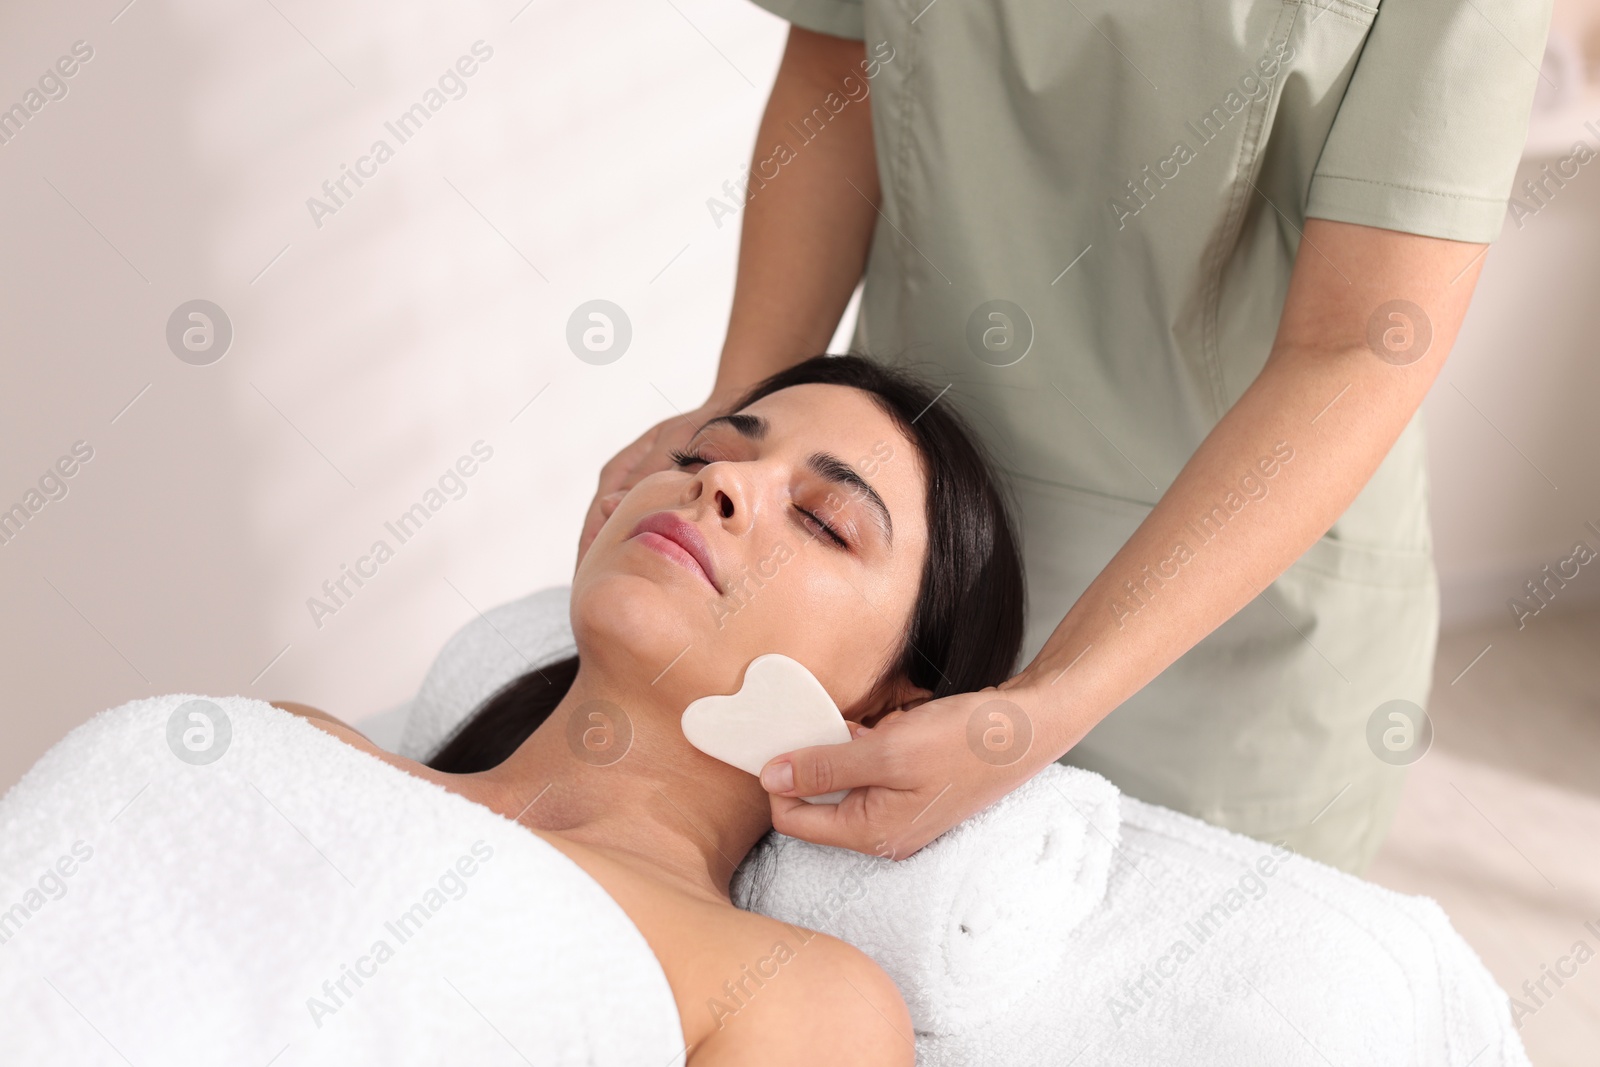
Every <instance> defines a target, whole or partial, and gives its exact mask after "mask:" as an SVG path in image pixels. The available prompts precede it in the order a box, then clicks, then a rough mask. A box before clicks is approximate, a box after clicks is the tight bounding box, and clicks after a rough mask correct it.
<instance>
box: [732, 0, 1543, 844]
mask: <svg viewBox="0 0 1600 1067" xmlns="http://www.w3.org/2000/svg"><path fill="white" fill-rule="evenodd" d="M756 2H757V3H759V4H760V5H761V6H763V7H765V8H767V9H769V10H770V11H772V12H773V13H775V14H777V15H780V16H782V17H783V18H786V19H788V20H790V21H792V22H793V23H794V24H796V25H799V26H802V27H805V28H807V29H810V30H815V31H818V32H821V33H827V34H832V35H835V36H840V37H850V38H860V39H862V40H863V41H864V42H865V44H866V52H867V57H868V60H869V63H870V64H871V65H869V67H868V70H867V72H866V73H865V74H863V76H861V77H860V78H858V79H857V84H854V85H851V84H846V85H842V86H841V89H840V91H839V93H838V94H837V96H836V97H833V98H827V99H819V100H818V101H817V107H818V110H817V111H816V112H813V113H812V115H811V116H810V120H809V121H807V122H804V123H802V122H801V121H800V120H801V118H802V116H795V117H794V118H795V125H794V127H793V128H792V129H793V131H794V134H795V136H794V138H793V140H791V141H790V142H789V147H790V149H791V151H792V152H793V153H795V154H796V155H799V154H803V153H804V152H806V151H807V150H808V146H809V140H808V139H807V138H815V137H826V136H828V131H827V129H826V123H827V122H828V121H830V119H831V116H832V115H833V114H836V113H839V112H840V111H842V110H843V107H846V106H857V105H856V104H855V103H851V102H848V101H850V100H851V99H852V98H859V97H860V96H861V94H862V93H863V91H868V92H869V95H870V99H871V108H872V121H873V138H874V144H875V146H876V150H877V160H878V169H879V175H880V178H881V186H882V194H883V199H882V204H881V215H880V217H879V220H878V223H877V226H876V230H875V232H874V234H873V241H872V250H871V255H870V258H869V261H868V265H867V271H866V278H865V287H864V290H863V294H862V302H861V311H860V317H859V319H858V321H857V325H856V332H855V337H854V341H853V348H854V349H855V350H857V351H861V352H865V353H867V354H869V355H871V356H873V357H874V358H877V359H881V360H884V361H886V362H894V363H899V364H909V365H911V366H912V367H913V368H916V369H919V370H920V371H921V372H923V373H924V374H925V375H926V376H927V377H928V378H929V379H931V380H932V381H934V382H935V384H936V385H938V386H939V387H941V388H942V387H943V386H944V385H946V384H948V385H950V390H949V392H948V393H947V394H945V400H946V401H950V402H953V403H954V404H956V406H957V407H958V408H959V409H961V410H962V411H963V412H965V413H966V414H967V415H968V416H969V417H970V418H971V419H972V420H973V421H974V422H975V424H976V426H977V428H978V430H979V432H980V433H982V434H983V435H984V436H985V437H986V439H987V441H988V443H989V445H990V447H991V449H992V450H993V452H994V453H995V455H996V458H997V459H998V461H999V462H1000V464H1001V466H1002V467H1004V468H1005V469H1006V470H1007V471H1008V472H1009V474H1010V476H1011V479H1012V482H1013V485H1014V487H1015V489H1016V493H1017V500H1018V504H1019V508H1020V519H1021V525H1022V531H1023V537H1024V552H1025V556H1026V562H1027V572H1028V595H1029V603H1028V640H1027V648H1026V649H1025V655H1026V656H1028V657H1031V656H1032V655H1033V654H1034V653H1035V652H1036V651H1037V650H1038V649H1039V648H1040V647H1041V646H1042V645H1043V643H1044V641H1045V639H1046V637H1047V636H1048V635H1049V634H1050V631H1051V630H1052V629H1053V628H1054V627H1055V626H1056V624H1057V623H1058V622H1059V621H1060V620H1061V618H1062V616H1063V615H1065V614H1066V612H1067V610H1068V609H1069V608H1070V607H1072V605H1073V603H1074V602H1075V601H1076V600H1077V598H1078V596H1079V595H1080V594H1081V593H1082V592H1083V590H1084V589H1085V588H1086V587H1087V586H1088V584H1089V582H1090V581H1091V580H1093V579H1094V577H1095V576H1096V575H1097V574H1098V573H1099V572H1100V571H1101V569H1102V568H1103V567H1104V565H1105V564H1106V563H1107V562H1108V561H1109V560H1110V558H1111V557H1112V555H1113V554H1115V553H1116V551H1117V550H1118V549H1119V548H1120V547H1121V546H1122V545H1123V543H1124V542H1125V541H1126V540H1127V539H1128V537H1129V536H1130V535H1131V534H1132V533H1133V531H1134V529H1135V528H1136V527H1137V526H1138V525H1139V523H1140V522H1141V521H1142V520H1143V519H1144V517H1145V516H1146V514H1148V513H1149V511H1150V509H1151V508H1152V507H1153V506H1154V505H1155V503H1156V501H1157V500H1158V499H1159V498H1160V496H1161V494H1162V493H1163V492H1164V491H1165V489H1166V488H1167V486H1169V485H1170V484H1171V483H1172V481H1173V479H1174V478H1175V477H1176V476H1177V474H1178V472H1179V470H1180V469H1181V468H1182V467H1183V465H1184V463H1185V462H1186V461H1187V460H1188V459H1189V457H1190V455H1191V454H1192V453H1193V452H1194V450H1195V449H1196V448H1197V447H1198V446H1199V444H1200V442H1201V441H1202V440H1203V439H1204V438H1205V436H1206V434H1207V433H1208V432H1209V431H1210V430H1211V428H1212V427H1213V426H1214V425H1215V424H1216V423H1217V421H1218V420H1219V419H1221V418H1222V416H1223V414H1224V413H1226V412H1227V410H1228V409H1229V407H1231V406H1232V404H1233V403H1234V402H1235V401H1236V400H1237V399H1238V398H1239V396H1240V394H1241V393H1243V392H1244V390H1245V389H1246V388H1247V387H1248V386H1249V385H1250V383H1251V381H1252V380H1253V379H1254V378H1255V377H1256V375H1257V373H1258V372H1259V371H1260V369H1261V367H1262V365H1263V363H1264V362H1265V360H1266V358H1267V353H1268V350H1269V348H1270V346H1271V343H1272V340H1273V335H1274V333H1275V330H1276V328H1277V324H1278V318H1279V315H1280V314H1281V312H1282V308H1283V301H1284V296H1285V293H1286V291H1287V288H1288V280H1289V273H1290V268H1291V266H1292V264H1293V262H1294V258H1295V253H1296V250H1297V248H1298V247H1299V243H1300V231H1301V230H1302V229H1303V227H1304V225H1305V221H1306V219H1307V218H1308V217H1317V218H1323V219H1333V220H1338V221H1343V222H1352V223H1360V224H1364V225H1368V226H1377V227H1382V228H1385V229H1391V230H1401V231H1405V232H1409V233H1415V234H1424V235H1428V236H1433V237H1442V238H1450V239H1453V240H1458V241H1481V242H1488V241H1492V240H1494V239H1495V238H1496V237H1497V236H1498V235H1499V233H1500V228H1501V223H1502V220H1503V218H1504V215H1505V211H1506V204H1507V200H1508V197H1509V194H1510V192H1511V184H1512V178H1513V174H1514V172H1515V169H1516V166H1517V163H1518V159H1519V157H1520V155H1521V150H1522V145H1523V142H1524V139H1525V136H1526V130H1527V124H1528V118H1529V111H1530V107H1531V103H1532V98H1533V92H1534V87H1535V83H1536V81H1537V78H1538V73H1537V64H1538V63H1539V61H1540V59H1541V57H1542V53H1543V45H1544V39H1545V34H1546V32H1547V29H1548V25H1549V19H1550V2H1549V0H1516V2H1512V0H1385V2H1384V3H1383V5H1382V7H1381V9H1380V8H1377V7H1372V6H1368V5H1366V4H1362V3H1355V2H1352V0H1323V2H1320V3H1318V4H1315V5H1313V4H1311V3H1297V2H1292V0H1290V2H1284V0H1273V2H1269V0H1196V2H1193V3H1187V4H1186V3H1183V2H1181V0H934V2H933V3H932V4H928V3H927V0H907V2H903V3H902V2H894V0H864V2H863V0H756ZM867 74H870V78H868V77H867V76H866V75H867ZM863 87H865V90H864V89H863ZM772 147H773V146H770V145H762V146H758V148H759V151H758V156H766V155H768V154H770V151H771V149H772ZM765 173H766V174H767V175H772V174H773V170H772V169H767V170H766V171H765ZM773 180H775V181H782V180H783V179H782V176H781V170H779V171H778V173H777V176H776V177H775V178H774V179H773ZM758 195H759V194H758ZM840 195H841V196H849V195H854V194H851V193H850V191H849V190H848V189H845V190H843V191H841V194H840ZM817 222H818V224H819V225H826V224H827V220H826V219H819V220H817ZM1463 265H1465V263H1464V264H1463ZM995 302H1002V303H995ZM1375 310H1376V309H1375ZM1384 321H1385V322H1386V323H1393V324H1396V325H1397V328H1399V329H1401V330H1402V331H1403V330H1404V328H1405V327H1406V321H1405V320H1404V319H1388V318H1385V320H1384ZM1413 325H1414V324H1413ZM1384 343H1385V344H1387V345H1388V347H1389V349H1390V350H1391V351H1394V350H1395V349H1396V346H1399V348H1400V350H1402V351H1403V349H1404V346H1405V345H1407V344H1409V343H1411V341H1410V340H1409V339H1408V337H1407V336H1406V335H1405V334H1404V333H1403V332H1401V333H1398V334H1393V335H1391V340H1390V341H1385V342H1384ZM1374 358H1378V357H1377V356H1376V355H1375V356H1374ZM1320 432H1324V431H1323V430H1319V428H1318V427H1317V426H1316V425H1311V424H1308V425H1307V426H1306V427H1305V429H1304V430H1303V431H1301V436H1300V437H1299V438H1297V439H1291V440H1287V441H1285V442H1284V448H1283V449H1281V450H1279V454H1278V455H1275V456H1274V455H1264V456H1262V457H1260V466H1259V468H1257V467H1255V466H1251V467H1246V468H1244V469H1242V470H1240V471H1239V472H1238V476H1237V478H1235V479H1234V481H1235V483H1236V484H1238V485H1239V487H1240V488H1239V490H1238V492H1237V494H1236V495H1235V496H1234V497H1233V498H1231V499H1219V501H1218V505H1219V506H1220V507H1221V508H1222V509H1223V510H1221V511H1220V512H1218V513H1217V514H1216V515H1214V516H1213V517H1212V520H1211V523H1210V525H1207V524H1205V523H1203V522H1201V521H1200V520H1201V519H1202V516H1199V515H1197V516H1195V520H1196V526H1195V529H1194V532H1195V536H1194V538H1193V540H1188V539H1186V542H1187V546H1188V548H1189V549H1190V550H1191V551H1192V557H1190V558H1196V557H1199V556H1202V555H1203V554H1204V553H1205V552H1207V551H1218V550H1219V549H1217V548H1216V547H1215V545H1218V544H1223V543H1225V542H1226V539H1227V537H1228V531H1227V527H1226V523H1227V520H1228V518H1229V517H1230V516H1231V515H1232V514H1238V513H1240V511H1242V509H1243V508H1247V507H1261V506H1263V505H1261V504H1260V503H1259V502H1258V501H1259V500H1261V499H1269V498H1270V494H1271V492H1272V488H1273V475H1274V474H1277V473H1279V472H1280V471H1282V470H1283V469H1284V465H1285V464H1292V463H1293V462H1294V459H1293V452H1294V450H1295V449H1296V448H1297V447H1298V446H1299V445H1301V444H1302V443H1303V442H1310V441H1312V440H1314V439H1315V438H1316V435H1317V434H1318V433H1320ZM1285 452H1287V453H1289V454H1290V455H1289V458H1287V459H1285V458H1284V453H1285ZM1424 460H1425V448H1424V438H1423V426H1422V424H1421V419H1420V417H1418V418H1414V419H1413V420H1412V421H1411V422H1410V424H1409V425H1408V426H1407V427H1406V429H1405V431H1404V432H1403V433H1402V434H1401V436H1400V439H1399V441H1398V442H1397V443H1396V444H1395V446H1394V448H1393V450H1392V451H1391V452H1390V454H1389V455H1388V457H1387V458H1386V459H1385V460H1384V462H1383V463H1382V465H1381V466H1380V467H1379V469H1378V471H1377V473H1376V474H1375V475H1374V477H1373V478H1372V480H1371V482H1370V483H1369V484H1368V485H1367V486H1366V487H1365V488H1364V489H1363V490H1362V492H1361V493H1360V495H1359V496H1358V497H1357V498H1356V500H1355V501H1354V503H1352V504H1351V505H1350V507H1349V508H1348V509H1347V510H1346V511H1345V513H1344V514H1343V515H1342V516H1341V517H1340V518H1339V519H1338V521H1337V522H1335V523H1334V525H1333V527H1332V529H1331V530H1329V531H1328V533H1327V534H1326V535H1325V536H1324V537H1322V538H1321V539H1320V540H1318V541H1317V542H1316V544H1314V545H1312V546H1311V548H1310V549H1309V550H1308V551H1307V552H1306V553H1305V554H1304V555H1303V556H1302V557H1301V558H1300V559H1299V560H1298V561H1297V562H1296V563H1294V564H1293V565H1292V566H1291V567H1290V568H1289V569H1288V571H1287V572H1286V573H1285V574H1284V575H1283V576H1282V577H1280V578H1279V579H1278V580H1277V581H1275V582H1274V583H1273V584H1272V585H1271V586H1270V587H1269V588H1268V589H1267V590H1266V591H1265V592H1264V593H1263V594H1262V595H1261V596H1258V597H1257V598H1256V599H1255V600H1253V601H1252V602H1251V603H1250V604H1248V605H1247V606H1246V607H1245V608H1244V609H1243V610H1242V611H1240V612H1239V613H1238V614H1237V615H1235V616H1234V617H1233V618H1232V619H1230V620H1229V621H1227V622H1226V623H1224V624H1223V625H1222V626H1221V627H1220V628H1218V629H1217V630H1216V631H1215V632H1214V633H1212V634H1211V635H1210V636H1208V637H1207V638H1205V639H1204V640H1203V641H1201V642H1200V643H1199V644H1198V645H1197V646H1195V648H1193V649H1192V650H1190V651H1189V652H1188V653H1186V654H1185V655H1183V656H1182V657H1181V658H1180V659H1178V660H1177V661H1176V662H1175V663H1174V664H1173V665H1172V666H1170V667H1169V668H1167V670H1166V671H1164V672H1163V673H1162V674H1161V675H1160V676H1159V677H1157V678H1156V679H1155V680H1154V681H1152V682H1151V683H1150V684H1149V685H1147V686H1145V687H1144V688H1143V689H1142V690H1141V691H1140V692H1139V693H1138V694H1136V695H1135V696H1133V697H1131V698H1130V699H1129V700H1127V701H1126V702H1125V703H1124V704H1123V705H1121V707H1119V708H1118V709H1117V710H1115V711H1113V712H1112V713H1111V714H1110V715H1109V716H1108V717H1107V718H1106V719H1105V720H1104V721H1103V722H1101V723H1100V725H1098V726H1097V727H1096V728H1095V729H1094V730H1093V731H1092V732H1091V733H1090V734H1089V736H1088V737H1087V738H1086V739H1085V740H1084V741H1083V742H1082V743H1080V744H1079V745H1078V746H1076V747H1075V748H1074V749H1073V750H1072V751H1071V752H1070V753H1069V754H1068V755H1067V756H1066V757H1065V759H1064V762H1068V763H1073V764H1077V765H1079V766H1083V767H1086V768H1089V769H1091V770H1094V771H1098V772H1099V773H1101V774H1104V775H1105V776H1106V777H1107V778H1109V779H1111V780H1112V781H1113V782H1115V783H1116V784H1117V785H1118V786H1119V787H1121V788H1122V789H1123V790H1124V791H1125V792H1126V793H1128V794H1130V795H1132V796H1135V797H1138V798H1141V799H1143V800H1147V801H1151V802H1154V803H1157V804H1163V805H1166V806H1169V807H1173V808H1176V809H1178V810H1180V811H1184V812H1188V813H1190V814H1192V815H1195V816H1198V817H1200V818H1202V819H1205V820H1207V821H1209V822H1212V823H1216V824H1218V825H1221V826H1225V827H1228V828H1231V829H1234V830H1237V831H1239V832H1241V833H1245V834H1249V835H1252V836H1255V837H1258V838H1261V839H1264V840H1274V841H1275V840H1280V839H1283V840H1287V842H1288V843H1289V844H1290V846H1291V847H1294V848H1296V849H1298V850H1299V851H1301V852H1303V853H1305V854H1307V855H1311V856H1313V857H1315V858H1318V859H1321V860H1324V861H1326V862H1329V863H1332V864H1335V865H1337V866H1341V867H1344V868H1346V869H1349V870H1359V869H1361V868H1362V867H1363V866H1364V865H1365V864H1366V862H1367V861H1368V860H1369V859H1370V858H1371V857H1372V855H1373V854H1374V853H1375V852H1376V850H1377V848H1378V846H1379V844H1380V842H1381V840H1382V838H1383V835H1384V833H1385V831H1386V830H1387V827H1388V824H1389V821H1390V819H1391V816H1392V813H1393V809H1394V807H1395V803H1396V800H1397V798H1398V793H1399V789H1400V785H1401V781H1402V778H1403V775H1404V769H1403V767H1397V766H1393V765H1391V764H1390V763H1387V762H1384V761H1383V760H1380V759H1379V758H1378V757H1377V756H1376V755H1375V754H1374V750H1373V748H1372V747H1371V746H1370V745H1369V743H1368V739H1367V738H1368V720H1369V718H1371V717H1372V715H1373V713H1374V712H1375V711H1376V710H1377V709H1378V708H1379V706H1380V705H1383V704H1384V703H1386V702H1388V701H1391V700H1396V699H1401V700H1409V701H1411V702H1413V703H1415V704H1417V705H1420V706H1423V707H1425V706H1426V702H1427V697H1428V692H1429V687H1430V681H1431V675H1432V668H1433V655H1434V649H1435V644H1436V640H1437V634H1438V621H1439V594H1438V582H1437V576H1436V572H1435V569H1434V565H1433V558H1432V545H1431V538H1430V532H1429V523H1428V503H1427V488H1428V487H1427V480H1426V468H1425V462H1424ZM1261 494H1266V495H1265V496H1262V495H1261ZM1206 535H1210V537H1211V538H1212V540H1211V541H1209V542H1208V541H1207V539H1206ZM1175 547H1176V546H1175ZM1184 562H1185V560H1184V559H1183V558H1181V557H1174V558H1162V559H1152V560H1151V561H1150V565H1151V567H1152V570H1153V572H1154V573H1155V574H1157V576H1158V577H1159V575H1161V574H1165V575H1167V576H1169V577H1170V576H1171V575H1173V574H1175V573H1177V572H1179V571H1181V568H1182V566H1183V565H1184ZM1163 586H1164V588H1163ZM1140 591H1141V592H1142V593H1143V596H1142V598H1139V599H1136V598H1134V597H1133V596H1132V595H1131V594H1130V595H1129V596H1127V597H1124V598H1121V599H1120V600H1119V601H1117V602H1114V603H1111V604H1107V605H1106V606H1105V608H1104V610H1106V611H1107V612H1108V613H1110V614H1111V615H1115V616H1117V617H1118V618H1119V620H1121V621H1122V622H1123V624H1124V625H1127V626H1132V625H1134V624H1135V620H1136V619H1137V610H1152V611H1159V610H1162V607H1161V605H1162V594H1163V591H1165V592H1166V596H1167V597H1168V598H1169V601H1168V602H1169V603H1170V598H1173V597H1176V596H1178V595H1180V594H1179V593H1178V592H1177V590H1176V587H1175V586H1173V585H1166V584H1165V583H1161V582H1159V581H1157V580H1146V581H1145V582H1144V583H1143V584H1142V586H1141V589H1140ZM1141 603H1142V606H1141ZM1135 609H1137V610H1135ZM1096 610H1100V609H1099V608H1098V607H1097V608H1096ZM1335 798H1337V799H1335Z"/></svg>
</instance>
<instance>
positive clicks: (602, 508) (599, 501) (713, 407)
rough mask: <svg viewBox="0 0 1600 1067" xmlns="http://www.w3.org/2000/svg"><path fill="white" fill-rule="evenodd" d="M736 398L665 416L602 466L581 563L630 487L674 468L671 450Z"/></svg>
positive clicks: (725, 396) (718, 398)
mask: <svg viewBox="0 0 1600 1067" xmlns="http://www.w3.org/2000/svg"><path fill="white" fill-rule="evenodd" d="M733 399H734V396H733V394H731V393H712V394H711V398H710V399H708V400H707V401H706V402H705V403H704V404H701V405H700V406H699V407H697V408H695V409H694V410H693V411H686V412H684V413H682V414H680V415H674V416H672V417H671V418H670V419H663V420H662V421H660V422H658V423H656V424H655V425H654V426H652V427H650V429H648V430H646V431H645V432H644V433H642V434H640V435H639V438H638V439H637V440H636V441H634V442H633V443H632V444H631V445H629V446H628V447H627V448H624V449H623V450H622V451H621V452H618V453H617V454H616V455H615V456H613V457H612V458H611V462H609V463H607V464H606V465H605V466H604V467H602V468H600V487H599V488H598V489H597V490H595V494H594V499H593V500H592V501H590V502H589V511H588V514H586V515H585V516H584V519H583V533H582V534H581V535H580V536H579V538H578V562H579V563H582V562H583V557H584V555H585V554H586V553H587V552H588V551H589V546H590V545H591V544H593V543H594V539H595V535H596V534H598V533H599V532H600V527H602V526H604V525H605V524H606V520H607V519H609V518H610V517H611V513H612V512H613V511H615V510H617V504H618V503H619V502H620V501H621V500H622V498H623V497H624V496H625V495H627V492H628V490H629V489H632V488H633V487H634V486H635V485H637V484H638V483H639V481H640V480H641V479H643V478H646V477H648V476H650V475H652V474H654V473H656V472H657V471H664V470H666V469H667V468H669V467H671V466H672V460H671V459H669V458H668V456H667V453H669V452H671V451H672V450H673V449H675V448H682V447H684V446H685V445H687V444H688V443H689V442H690V441H691V440H693V439H694V436H695V434H697V433H699V432H700V427H702V426H704V425H705V424H706V421H707V420H709V419H711V418H713V417H715V416H717V415H721V414H722V413H723V412H724V411H726V410H727V407H728V405H729V404H730V403H731V402H732V400H733ZM574 569H576V564H574Z"/></svg>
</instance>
